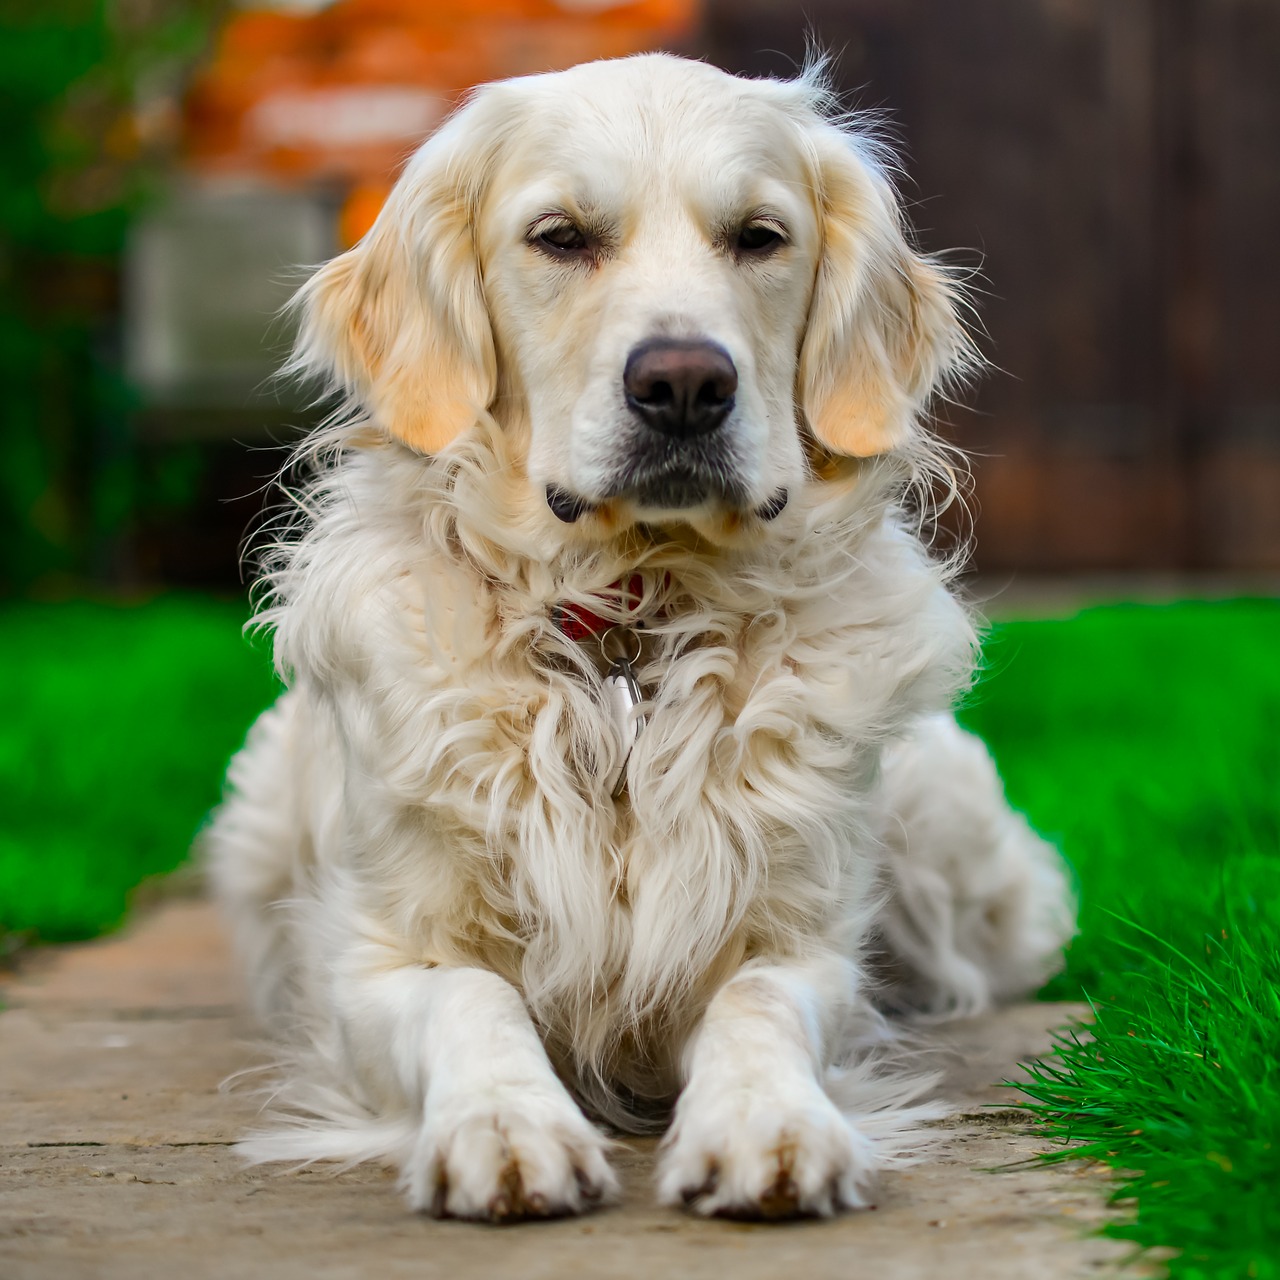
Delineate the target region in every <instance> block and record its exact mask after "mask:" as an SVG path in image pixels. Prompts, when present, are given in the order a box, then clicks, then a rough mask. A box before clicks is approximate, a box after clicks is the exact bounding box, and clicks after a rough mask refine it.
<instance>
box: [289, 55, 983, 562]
mask: <svg viewBox="0 0 1280 1280" xmlns="http://www.w3.org/2000/svg"><path fill="white" fill-rule="evenodd" d="M820 101H821V94H820V93H819V92H818V91H817V90H816V89H815V88H814V87H813V86H812V85H811V84H808V83H806V82H804V81H799V82H792V83H783V82H777V81H746V80H740V79H737V78H735V77H732V76H728V75H725V74H724V73H722V72H719V71H717V70H715V69H714V68H711V67H708V66H705V65H703V64H700V63H692V62H686V61H683V60H680V59H676V58H670V57H666V56H662V55H655V56H649V57H642V58H634V59H627V60H624V61H618V62H604V63H591V64H587V65H585V66H581V67H577V68H574V69H573V70H571V71H567V72H562V73H559V74H555V75H547V76H537V77H531V78H528V79H524V80H514V81H508V82H505V83H501V84H497V85H492V86H488V87H486V88H485V89H483V90H481V91H480V92H479V93H478V94H476V95H475V96H474V97H473V99H472V100H471V102H470V103H469V104H468V105H467V106H466V107H464V108H463V109H462V110H461V111H460V112H458V113H457V114H456V115H455V116H454V117H453V119H452V120H451V121H450V122H449V123H448V124H446V126H445V127H444V128H443V129H442V130H441V131H440V132H439V133H438V134H437V135H436V136H435V137H434V138H432V139H431V140H430V141H428V142H427V143H426V144H425V145H424V146H423V148H422V149H421V150H420V151H419V152H418V154H417V155H416V156H415V158H414V159H413V160H412V161H411V163H410V165H409V166H408V167H407V169H406V171H405V173H404V175H403V176H402V177H401V179H400V182H399V183H398V184H397V187H396V189H395V191H394V192H393V193H392V196H391V198H390V199H389V201H388V203H387V206H386V208H385V209H384V210H383V212H382V214H381V216H380V217H379V219H378V222H377V224H376V225H375V227H374V228H373V230H372V231H371V232H370V233H369V235H368V236H367V237H366V238H365V239H364V240H363V241H362V242H361V243H360V244H359V245H357V246H356V248H355V249H353V250H352V251H351V252H350V253H348V254H345V255H343V256H342V257H341V258H338V259H335V260H334V261H333V262H331V263H329V264H328V265H327V266H326V267H324V268H322V270H321V271H320V272H319V273H317V275H316V277H314V278H313V280H312V282H311V283H310V284H309V285H308V286H307V287H306V289H305V290H304V293H303V302H304V308H305V320H304V327H303V334H302V340H301V345H300V352H301V357H300V363H301V364H302V365H304V366H309V367H316V366H320V367H322V368H324V369H326V370H327V371H329V372H330V373H331V374H333V375H336V380H337V381H338V382H339V383H340V384H341V385H343V386H344V387H345V388H346V390H347V391H348V392H349V393H350V394H353V395H354V396H355V397H356V398H357V399H358V401H359V402H360V403H361V405H362V407H363V408H364V409H365V410H366V411H367V412H368V413H369V414H370V415H371V416H372V417H373V419H374V420H375V421H376V422H377V423H378V424H379V425H380V426H381V427H383V428H384V429H385V430H387V431H388V432H390V433H391V434H392V435H395V436H397V437H399V438H400V439H401V440H403V441H405V442H406V443H408V444H410V445H412V446H413V447H415V448H418V449H420V450H422V451H423V452H428V453H430V452H435V451H437V450H440V449H442V448H444V447H446V446H447V445H448V444H449V442H450V441H451V440H452V439H453V438H454V437H455V436H457V435H458V434H460V433H461V432H463V431H465V430H467V428H468V427H470V426H472V425H473V424H474V423H475V422H476V421H477V419H478V418H479V417H480V415H482V414H483V413H485V412H490V413H492V415H493V416H494V418H495V419H496V420H497V421H498V422H499V423H501V424H502V425H503V426H504V427H509V429H511V430H512V431H523V432H526V433H527V439H526V442H525V448H524V459H525V469H526V473H527V479H528V483H529V484H530V486H532V489H533V491H534V492H536V493H537V494H538V495H539V500H540V501H543V500H545V503H546V507H547V509H548V511H549V513H550V514H551V515H554V516H555V517H556V518H558V519H559V520H561V521H563V522H565V523H566V524H574V525H576V526H577V528H578V530H579V532H581V533H585V534H586V535H587V536H591V535H592V534H598V535H601V536H603V535H607V534H611V533H614V532H616V531H617V530H619V529H620V528H625V527H627V526H629V525H632V524H636V523H642V524H647V525H655V524H656V525H662V524H671V523H673V522H682V523H687V524H690V525H692V526H693V527H694V528H695V529H697V530H698V531H699V532H701V533H703V534H704V535H706V536H708V537H710V538H712V539H713V540H714V541H726V540H731V539H733V538H734V537H737V536H743V535H746V536H750V535H751V534H753V533H754V534H756V535H759V533H760V532H762V531H763V530H764V529H766V528H767V527H768V526H769V525H770V523H771V522H772V521H774V520H775V519H776V518H777V517H778V516H779V514H780V513H781V512H782V511H783V510H784V509H785V507H786V506H787V504H788V501H789V499H790V498H791V497H792V496H793V495H794V494H795V492H796V490H797V489H798V487H800V486H802V485H804V484H806V483H809V482H810V480H811V478H812V475H811V466H810V462H811V455H812V453H813V451H814V448H815V447H817V448H819V449H821V450H822V451H825V452H827V453H829V454H833V455H852V456H866V455H872V454H878V453H883V452H887V451H890V450H894V449H903V448H908V447H910V445H911V443H912V441H913V439H915V438H916V432H917V427H916V422H915V419H916V415H917V413H918V411H919V410H920V408H921V407H922V405H923V403H924V401H925V400H926V399H927V398H928V396H929V394H930V392H931V391H932V390H933V388H934V386H935V384H936V383H937V382H938V381H939V379H940V378H941V377H943V376H944V375H945V374H946V372H947V371H948V370H950V369H951V368H953V367H954V366H955V365H956V364H957V363H958V362H959V361H960V360H962V358H963V355H964V351H965V339H964V335H963V332H962V330H961V328H960V326H959V324H958V322H957V319H956V314H955V299H954V294H953V291H952V289H951V287H950V286H949V284H948V282H947V280H946V278H945V277H944V276H943V274H942V273H941V272H940V271H939V270H938V268H937V267H936V265H934V264H933V263H931V262H929V261H928V260H926V259H924V258H922V257H920V256H919V255H917V254H916V253H915V252H914V251H913V250H912V249H911V248H910V246H909V245H908V243H907V241H906V239H905V238H904V235H903V230H902V226H901V222H900V217H899V213H898V209H897V205H896V203H895V201H894V197H893V194H892V191H891V188H890V186H889V184H888V183H887V181H886V180H885V178H884V176H883V174H882V172H881V170H880V169H879V167H878V166H877V165H876V164H875V163H874V162H873V160H872V159H871V158H870V156H869V152H868V149H867V147H866V145H865V143H864V142H862V141H860V140H859V139H858V138H857V137H856V136H854V135H851V134H849V133H847V132H845V131H843V130H841V129H840V128H837V127H836V126H835V125H834V124H832V123H830V122H829V121H827V120H826V119H824V118H823V117H822V115H821V114H820V112H819V110H818V106H819V104H820ZM806 443H807V444H808V446H809V447H808V449H806Z"/></svg>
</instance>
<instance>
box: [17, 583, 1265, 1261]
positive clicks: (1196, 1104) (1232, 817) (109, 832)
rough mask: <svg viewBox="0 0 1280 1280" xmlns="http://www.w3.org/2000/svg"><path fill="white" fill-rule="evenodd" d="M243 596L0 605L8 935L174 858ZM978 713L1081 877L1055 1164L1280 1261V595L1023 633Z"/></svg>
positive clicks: (92, 904) (260, 672)
mask: <svg viewBox="0 0 1280 1280" xmlns="http://www.w3.org/2000/svg"><path fill="white" fill-rule="evenodd" d="M242 617H243V610H242V608H241V607H240V606H238V605H236V604H233V603H217V602H209V601H202V600H197V599H182V598H172V599H162V600H158V601H154V602H152V603H150V604H148V605H145V606H141V607H138V608H123V607H120V608H113V607H108V606H103V605H90V604H73V605H56V606H54V605H34V604H33V605H21V606H10V607H8V608H6V609H4V610H3V612H0V661H2V662H3V664H4V671H5V674H6V685H7V692H6V695H5V706H6V712H7V714H6V715H5V716H4V717H3V719H0V934H2V933H3V932H4V930H5V929H6V928H7V929H8V930H10V931H15V932H26V931H32V932H35V933H36V934H38V935H39V936H40V937H42V938H46V939H67V938H76V937H86V936H89V935H91V934H94V933H96V932H100V931H101V930H103V929H105V928H110V927H112V926H113V925H114V924H116V923H117V922H118V921H119V920H120V918H121V916H122V914H123V912H124V910H125V907H126V904H127V901H128V896H129V893H130V890H131V888H132V887H133V886H134V885H135V884H136V883H137V882H138V881H139V880H140V879H142V878H143V877H145V876H149V875H154V874H157V873H161V872H164V871H167V870H169V869H170V868H172V867H174V866H175V865H177V864H178V863H179V862H180V861H181V860H182V859H183V857H184V856H185V853H186V850H187V848H188V846H189V843H190V840H191V837H192V835H193V834H194V832H195V831H196V830H197V828H198V827H199V825H200V822H201V821H202V819H203V816H204V814H205V813H206V812H207V810H208V809H209V807H210V806H211V805H212V804H213V803H215V802H216V800H217V796H218V787H219V781H220V776H221V772H222V768H223V766H224V764H225V762H226V759H227V757H228V756H229V755H230V753H231V751H232V750H234V748H235V747H236V746H237V745H238V743H239V742H240V740H241V738H242V737H243V734H244V730H245V728H246V727H247V725H248V723H249V721H250V719H251V718H252V716H253V714H254V712H255V711H256V710H257V709H258V708H259V707H261V706H262V705H264V704H265V703H266V701H267V700H268V699H269V698H270V697H271V694H272V690H273V688H274V683H273V678H272V676H271V674H270V670H269V666H268V663H267V659H266V657H265V656H264V655H263V654H262V653H261V652H255V651H253V650H251V649H250V648H249V647H248V646H247V645H246V644H245V643H244V641H242V640H241V638H240V636H239V623H240V621H241V619H242ZM987 661H988V676H987V678H986V679H985V680H984V682H983V684H982V686H981V687H980V688H979V690H978V691H977V693H976V694H975V695H974V697H973V698H972V699H971V701H970V704H969V706H968V707H967V708H966V711H965V713H964V714H965V719H966V721H967V722H968V723H969V724H970V725H971V726H972V727H973V728H975V729H977V730H978V731H979V732H981V733H983V734H984V735H985V736H986V737H987V739H988V741H989V742H990V743H991V744H992V746H993V748H994V750H995V752H996V755H997V757H998V759H999V761H1000V765H1001V769H1002V772H1003V774H1004V776H1005V779H1006V783H1007V786H1008V790H1009V795H1010V798H1011V799H1012V800H1013V801H1014V803H1015V804H1017V805H1018V806H1019V807H1021V808H1023V809H1024V810H1025V811H1026V812H1027V813H1028V814H1029V815H1030V816H1031V818H1032V819H1033V821H1034V822H1035V823H1036V824H1037V826H1038V827H1039V828H1040V829H1041V830H1042V831H1043V832H1045V833H1046V834H1047V835H1049V836H1051V837H1052V838H1054V839H1055V840H1057V841H1058V842H1059V843H1060V844H1061V845H1062V847H1063V848H1064V849H1065V851H1066V853H1067V856H1068V858H1069V859H1070V861H1071V862H1072V864H1073V866H1074V867H1075V869H1076V871H1077V874H1078V876H1079V880H1080V885H1081V893H1082V899H1083V908H1082V913H1081V935H1080V937H1079V938H1078V939H1077V941H1076V942H1075V943H1074V944H1073V946H1072V947H1071V950H1070V952H1069V955H1068V963H1067V968H1066V971H1065V973H1064V974H1063V975H1061V976H1060V977H1059V978H1056V979H1055V980H1054V981H1053V983H1051V984H1050V986H1049V988H1048V989H1047V991H1046V995H1048V996H1050V997H1056V998H1076V997H1079V996H1080V995H1081V993H1082V992H1083V993H1085V994H1086V995H1087V996H1088V997H1089V998H1090V999H1091V1000H1092V1001H1093V1003H1094V1005H1095V1008H1096V1012H1097V1016H1096V1022H1095V1023H1094V1025H1093V1027H1092V1028H1091V1038H1090V1037H1087V1036H1080V1037H1072V1036H1067V1037H1066V1038H1065V1039H1064V1041H1063V1043H1062V1046H1061V1053H1060V1056H1059V1057H1057V1058H1051V1059H1049V1060H1048V1061H1047V1062H1046V1063H1045V1064H1043V1065H1042V1066H1041V1067H1040V1068H1039V1070H1038V1074H1037V1077H1036V1080H1035V1082H1034V1083H1033V1085H1032V1086H1031V1089H1030V1093H1031V1095H1032V1105H1033V1107H1035V1108H1036V1109H1037V1112H1038V1114H1039V1115H1041V1116H1042V1117H1044V1119H1045V1125H1046V1127H1045V1130H1044V1131H1045V1133H1046V1145H1047V1146H1048V1145H1050V1142H1049V1139H1055V1140H1061V1141H1062V1142H1070V1143H1074V1144H1076V1145H1074V1146H1070V1147H1068V1146H1062V1145H1059V1146H1056V1147H1054V1148H1053V1153H1052V1155H1053V1157H1054V1158H1071V1159H1074V1158H1080V1157H1089V1158H1098V1159H1102V1160H1105V1161H1106V1162H1108V1163H1109V1164H1111V1165H1112V1166H1113V1167H1114V1168H1115V1169H1116V1170H1117V1176H1118V1179H1119V1181H1118V1183H1117V1185H1118V1188H1119V1189H1118V1196H1119V1197H1120V1198H1121V1200H1122V1201H1123V1203H1124V1205H1125V1206H1126V1213H1125V1214H1124V1215H1122V1217H1121V1219H1120V1220H1119V1221H1118V1222H1117V1223H1116V1224H1115V1225H1113V1226H1112V1227H1111V1228H1110V1230H1111V1231H1112V1233H1113V1234H1116V1235H1120V1236H1123V1237H1125V1238H1127V1239H1131V1240H1133V1241H1135V1242H1136V1243H1138V1244H1141V1245H1165V1246H1169V1247H1172V1248H1174V1249H1176V1250H1178V1251H1179V1253H1178V1254H1177V1256H1176V1257H1175V1258H1174V1260H1173V1261H1172V1263H1171V1264H1170V1268H1171V1271H1172V1272H1173V1273H1174V1274H1175V1275H1176V1276H1179V1277H1185V1278H1187V1280H1191V1278H1195V1280H1199V1278H1200V1277H1204V1278H1206V1280H1207V1278H1208V1277H1224V1278H1225V1277H1237V1276H1244V1277H1249V1276H1254V1277H1262V1278H1265V1277H1272V1276H1277V1275H1280V1263H1278V1261H1277V1260H1278V1259H1280V997H1278V996H1277V991H1278V990H1280V602H1276V601H1234V602H1228V603H1217V604H1181V605H1176V606H1170V607H1164V608H1155V607H1136V606H1134V607H1129V606H1124V607H1109V608H1099V609H1091V610H1087V611H1085V612H1084V613H1081V614H1080V615H1079V616H1077V617H1074V618H1069V619H1063V620H1056V621H1043V622H1017V623H1008V624H1005V625H1003V626H1001V627H999V628H997V630H996V632H995V634H994V636H993V637H992V640H991V642H990V644H989V645H988V649H987Z"/></svg>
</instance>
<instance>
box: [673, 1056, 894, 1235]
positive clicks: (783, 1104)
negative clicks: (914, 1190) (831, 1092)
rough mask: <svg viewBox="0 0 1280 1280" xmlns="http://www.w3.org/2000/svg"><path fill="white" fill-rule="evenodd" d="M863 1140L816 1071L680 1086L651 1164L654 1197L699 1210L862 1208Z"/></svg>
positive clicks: (746, 1212)
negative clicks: (791, 1078)
mask: <svg viewBox="0 0 1280 1280" xmlns="http://www.w3.org/2000/svg"><path fill="white" fill-rule="evenodd" d="M875 1167H876V1161H875V1156H874V1152H873V1150H872V1146H871V1143H870V1141H869V1140H868V1139H867V1138H866V1137H865V1136H863V1135H862V1134H860V1133H859V1132H858V1131H857V1130H856V1129H855V1128H854V1127H853V1126H852V1125H851V1124H850V1123H849V1121H848V1120H846V1119H845V1117H844V1116H843V1115H842V1114H841V1113H840V1111H839V1110H838V1109H837V1107H836V1106H835V1104H834V1103H833V1102H832V1101H831V1099H830V1098H828V1097H827V1095H826V1093H825V1092H823V1090H822V1088H821V1087H820V1086H819V1085H818V1083H817V1082H816V1081H814V1082H805V1083H804V1084H803V1085H796V1086H794V1087H793V1088H791V1089H789V1090H787V1091H785V1092H783V1091H779V1090H778V1089H776V1088H770V1087H769V1086H768V1085H763V1086H761V1087H756V1088H751V1087H738V1088H732V1089H730V1090H728V1091H724V1092H717V1091H716V1090H715V1089H713V1088H710V1087H696V1081H695V1082H691V1087H690V1088H689V1089H686V1090H685V1093H684V1096H683V1097H682V1098H681V1099H680V1105H679V1107H678V1108H677V1110H676V1120H675V1124H674V1125H673V1127H672V1130H671V1133H670V1135H669V1136H668V1138H667V1140H666V1142H665V1143H664V1152H663V1156H662V1160H661V1163H660V1164H659V1167H658V1198H659V1200H661V1201H662V1203H664V1204H670V1205H684V1206H686V1207H687V1208H689V1209H691V1210H692V1211H693V1212H695V1213H699V1214H703V1215H705V1216H716V1217H724V1218H749V1219H769V1220H774V1219H780V1218H800V1217H830V1216H831V1215H832V1214H836V1213H839V1212H840V1211H841V1210H843V1209H860V1208H865V1207H866V1205H867V1204H868V1199H867V1195H868V1191H869V1187H870V1183H871V1181H872V1177H873V1174H874V1172H875Z"/></svg>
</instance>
